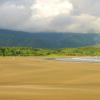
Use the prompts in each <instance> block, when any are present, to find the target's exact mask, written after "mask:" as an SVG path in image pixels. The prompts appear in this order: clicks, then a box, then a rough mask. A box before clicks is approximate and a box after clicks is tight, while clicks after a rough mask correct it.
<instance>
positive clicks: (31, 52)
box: [0, 47, 100, 56]
mask: <svg viewBox="0 0 100 100" xmlns="http://www.w3.org/2000/svg"><path fill="white" fill-rule="evenodd" d="M50 55H51V56H52V55H55V56H100V48H97V47H81V48H59V49H48V48H32V47H0V56H50Z"/></svg>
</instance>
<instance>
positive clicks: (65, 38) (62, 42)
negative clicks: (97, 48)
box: [0, 29, 100, 48]
mask: <svg viewBox="0 0 100 100" xmlns="http://www.w3.org/2000/svg"><path fill="white" fill-rule="evenodd" d="M99 43H100V35H99V34H93V33H87V34H84V33H68V32H67V33H63V32H59V33H56V32H42V33H41V32H40V33H29V32H20V31H11V30H1V29H0V46H5V47H13V46H14V47H19V46H24V47H33V48H75V47H83V46H89V45H95V44H99Z"/></svg>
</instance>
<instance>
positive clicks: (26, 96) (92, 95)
mask: <svg viewBox="0 0 100 100" xmlns="http://www.w3.org/2000/svg"><path fill="white" fill-rule="evenodd" d="M0 100H100V63H91V62H65V61H56V60H46V59H44V58H42V57H0Z"/></svg>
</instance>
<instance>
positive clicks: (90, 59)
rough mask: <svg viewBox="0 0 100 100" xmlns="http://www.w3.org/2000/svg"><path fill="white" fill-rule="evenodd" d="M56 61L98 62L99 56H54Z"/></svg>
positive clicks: (99, 60)
mask: <svg viewBox="0 0 100 100" xmlns="http://www.w3.org/2000/svg"><path fill="white" fill-rule="evenodd" d="M55 60H57V61H67V62H68V61H69V62H100V57H66V58H55Z"/></svg>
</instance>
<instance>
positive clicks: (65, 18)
mask: <svg viewBox="0 0 100 100" xmlns="http://www.w3.org/2000/svg"><path fill="white" fill-rule="evenodd" d="M0 28H1V29H2V28H3V29H13V30H21V31H29V32H44V31H45V32H48V31H49V32H96V33H99V32H100V0H0Z"/></svg>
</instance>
